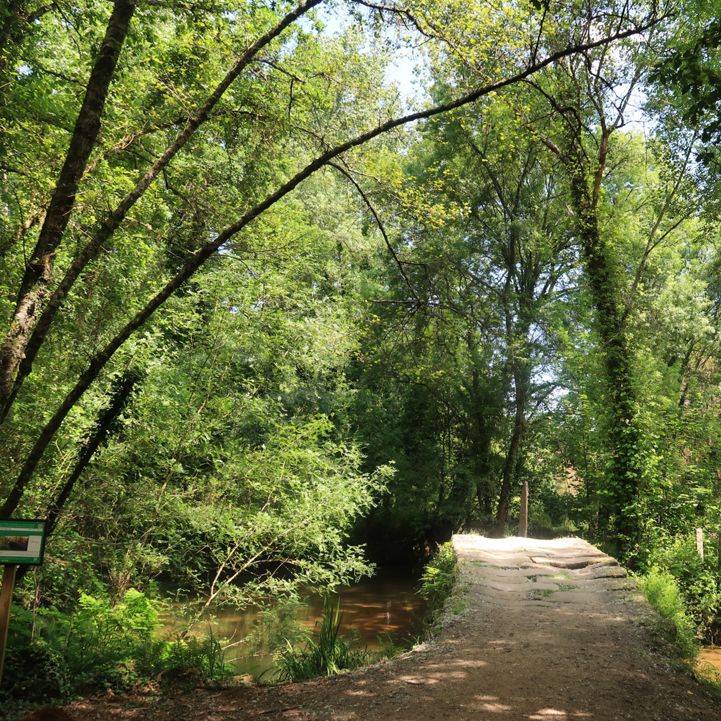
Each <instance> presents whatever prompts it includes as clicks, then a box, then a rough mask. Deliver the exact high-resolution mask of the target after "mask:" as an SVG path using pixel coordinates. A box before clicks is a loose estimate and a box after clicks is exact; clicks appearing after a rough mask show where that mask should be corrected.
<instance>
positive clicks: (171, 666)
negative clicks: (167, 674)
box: [159, 628, 231, 682]
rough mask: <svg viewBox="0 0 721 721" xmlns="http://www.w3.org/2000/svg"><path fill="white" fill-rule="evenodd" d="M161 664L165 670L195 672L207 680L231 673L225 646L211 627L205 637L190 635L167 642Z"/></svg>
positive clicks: (221, 677)
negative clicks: (224, 649)
mask: <svg viewBox="0 0 721 721" xmlns="http://www.w3.org/2000/svg"><path fill="white" fill-rule="evenodd" d="M159 665H160V666H161V667H162V670H163V671H175V672H187V671H192V672H195V673H197V674H198V675H199V676H200V678H201V679H202V680H203V681H205V682H209V681H221V680H222V679H224V678H226V677H227V676H228V675H230V673H231V670H230V667H229V666H228V664H227V663H226V661H225V653H224V651H223V646H222V644H221V643H220V640H219V639H218V638H217V637H216V636H215V635H214V634H213V630H212V629H211V628H209V629H208V636H207V637H206V638H203V639H198V638H195V637H193V636H190V637H188V638H183V639H177V640H174V641H167V642H165V643H164V644H163V651H162V654H161V658H160V664H159Z"/></svg>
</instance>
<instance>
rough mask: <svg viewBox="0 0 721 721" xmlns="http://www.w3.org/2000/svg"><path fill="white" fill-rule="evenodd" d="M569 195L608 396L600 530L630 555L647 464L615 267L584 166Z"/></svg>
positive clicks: (635, 538) (576, 173)
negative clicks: (607, 463)
mask: <svg viewBox="0 0 721 721" xmlns="http://www.w3.org/2000/svg"><path fill="white" fill-rule="evenodd" d="M571 191H572V200H573V205H574V210H575V212H576V216H577V227H578V233H579V238H580V241H581V245H582V253H583V261H584V266H585V271H586V276H587V280H588V286H589V289H590V291H591V298H592V300H593V305H594V307H595V310H596V318H595V322H596V329H597V333H598V339H599V342H600V346H601V353H602V357H603V365H604V371H605V376H606V377H605V381H606V389H607V393H608V403H607V408H608V419H607V424H608V427H607V429H606V433H607V438H608V444H609V449H610V453H611V461H610V467H609V469H608V473H607V479H606V487H605V488H603V489H600V494H599V495H600V508H599V524H600V526H601V527H600V529H599V530H600V531H601V533H604V532H605V531H606V530H607V529H605V528H604V526H606V525H607V522H608V519H610V520H611V523H612V524H613V526H612V529H610V530H612V531H613V536H614V540H616V542H617V544H618V549H617V551H618V553H619V555H621V556H623V557H626V556H628V555H629V554H632V552H633V549H634V547H635V545H636V543H637V541H638V537H639V528H638V517H637V513H636V500H637V495H638V489H639V484H640V480H641V477H642V475H643V459H642V449H641V438H640V431H639V428H638V422H637V413H636V403H637V399H636V389H635V386H634V378H633V367H632V358H633V354H632V352H631V348H630V346H629V340H628V335H627V332H626V324H625V322H624V316H623V308H622V305H621V293H620V287H619V282H618V279H617V277H616V274H615V271H614V268H613V255H612V249H611V248H610V247H609V244H608V242H607V241H606V240H605V239H604V237H603V235H602V234H601V233H600V231H599V226H598V212H597V203H596V202H595V199H594V197H593V193H592V191H591V189H590V188H589V183H588V180H587V174H586V173H585V172H583V168H582V166H581V164H580V163H577V164H576V169H575V171H574V172H573V177H572V178H571Z"/></svg>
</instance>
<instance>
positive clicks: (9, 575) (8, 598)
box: [0, 563, 18, 684]
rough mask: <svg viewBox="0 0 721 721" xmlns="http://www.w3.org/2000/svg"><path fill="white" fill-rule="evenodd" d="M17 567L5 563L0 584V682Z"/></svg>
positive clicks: (0, 681) (0, 680)
mask: <svg viewBox="0 0 721 721" xmlns="http://www.w3.org/2000/svg"><path fill="white" fill-rule="evenodd" d="M17 570H18V567H17V566H16V565H15V564H14V563H11V564H5V566H4V571H3V580H2V586H1V587H0V684H1V683H2V680H3V666H4V665H5V646H6V645H7V640H8V626H9V625H10V604H11V602H12V599H13V588H14V587H15V573H16V571H17Z"/></svg>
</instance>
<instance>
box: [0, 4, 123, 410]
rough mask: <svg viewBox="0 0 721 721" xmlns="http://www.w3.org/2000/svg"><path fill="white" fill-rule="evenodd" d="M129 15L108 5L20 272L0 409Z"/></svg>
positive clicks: (42, 291)
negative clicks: (64, 148) (65, 143)
mask: <svg viewBox="0 0 721 721" xmlns="http://www.w3.org/2000/svg"><path fill="white" fill-rule="evenodd" d="M134 11H135V3H134V2H132V0H115V3H114V4H113V11H112V13H111V15H110V19H109V20H108V25H107V28H106V31H105V37H104V38H103V42H102V44H101V46H100V49H99V51H98V54H97V56H96V58H95V63H94V65H93V69H92V71H91V73H90V79H89V80H88V84H87V88H86V90H85V98H84V99H83V104H82V106H81V107H80V112H79V114H78V117H77V119H76V121H75V128H74V129H73V134H72V136H71V138H70V146H69V148H68V152H67V154H66V156H65V162H64V163H63V167H62V169H61V171H60V176H59V178H58V182H57V184H56V185H55V190H54V191H53V195H52V198H51V199H50V204H49V206H48V210H47V212H46V214H45V219H44V221H43V225H42V228H41V229H40V235H39V236H38V241H37V243H36V245H35V248H34V250H33V252H32V255H31V256H30V258H29V259H28V263H27V265H26V268H25V273H24V275H23V279H22V282H21V284H20V290H19V292H18V297H17V301H16V305H15V312H14V314H13V318H12V321H11V323H10V330H9V332H8V335H7V337H6V339H5V341H4V343H3V345H2V348H0V409H2V408H5V407H6V406H7V404H8V400H9V399H10V396H11V394H12V388H13V382H14V380H15V374H16V371H17V368H18V365H19V364H20V362H21V361H22V359H23V355H24V346H25V343H26V341H27V339H28V337H29V336H30V333H31V332H32V329H33V327H34V325H35V321H36V318H37V315H38V313H39V311H40V307H41V305H42V303H43V301H44V299H45V297H46V295H47V291H48V285H49V283H50V281H51V278H52V269H53V257H54V255H55V251H56V250H57V248H58V246H59V245H60V242H61V240H62V237H63V234H64V232H65V228H66V227H67V224H68V221H69V219H70V213H71V212H72V209H73V206H74V204H75V195H76V193H77V190H78V185H79V183H80V179H81V178H82V176H83V172H84V171H85V166H86V165H87V162H88V158H89V157H90V153H91V152H92V150H93V148H94V147H95V143H96V140H97V137H98V133H99V132H100V118H101V116H102V114H103V109H104V107H105V100H106V99H107V96H108V89H109V87H110V82H111V81H112V79H113V76H114V75H115V68H116V65H117V62H118V58H119V57H120V51H121V49H122V47H123V43H124V41H125V38H126V36H127V34H128V28H129V27H130V20H131V18H132V16H133V12H134Z"/></svg>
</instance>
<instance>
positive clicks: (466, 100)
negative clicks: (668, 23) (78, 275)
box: [0, 17, 662, 518]
mask: <svg viewBox="0 0 721 721" xmlns="http://www.w3.org/2000/svg"><path fill="white" fill-rule="evenodd" d="M661 19H662V18H660V17H653V18H651V19H649V20H647V21H646V22H644V23H642V24H641V25H639V26H635V27H632V28H628V29H627V30H624V31H622V32H618V33H615V34H613V35H610V36H607V37H604V38H600V39H598V40H592V41H591V40H589V41H587V42H585V43H580V44H578V45H574V46H568V47H566V48H564V49H562V50H558V51H557V52H555V53H552V54H551V55H549V56H548V57H546V58H544V59H543V60H540V61H538V62H536V63H530V64H529V65H528V66H527V67H526V68H525V69H524V70H521V71H519V72H518V73H516V74H514V75H511V76H509V77H506V78H503V79H502V80H497V81H495V82H492V83H489V84H487V85H483V86H481V87H478V88H476V89H475V90H473V91H471V92H470V93H467V94H466V95H463V96H461V97H459V98H457V99H455V100H452V101H450V102H448V103H442V104H440V105H436V106H434V107H431V108H428V109H426V110H421V111H417V112H414V113H409V114H407V115H403V116H401V117H398V118H393V119H391V120H387V121H386V122H385V123H381V124H380V125H377V126H376V127H375V128H372V129H370V130H367V131H366V132H364V133H361V134H360V135H357V136H356V137H354V138H351V139H350V140H346V141H345V142H343V143H339V144H338V145H336V146H335V147H333V148H330V149H329V150H327V151H325V152H324V153H322V154H321V155H319V156H317V157H316V158H315V159H314V160H312V161H311V162H310V163H308V165H306V166H305V167H304V168H303V169H302V170H300V171H298V172H297V173H296V174H295V175H294V176H293V177H292V178H290V179H289V180H288V181H286V182H285V183H283V184H282V185H281V186H280V187H279V188H277V189H276V190H275V191H274V192H272V193H270V194H269V195H268V196H266V198H265V199H264V200H262V201H261V202H260V203H258V204H257V205H255V206H254V207H252V208H250V209H249V210H247V211H246V212H245V213H244V214H243V215H242V216H241V217H240V218H239V219H238V220H237V221H236V222H235V223H232V224H231V225H229V226H227V227H226V228H225V229H224V230H223V231H221V232H220V233H219V234H218V235H217V236H216V237H215V238H214V239H213V240H211V241H208V242H207V243H205V244H204V245H203V246H201V247H200V248H199V249H198V250H197V251H195V252H194V253H193V254H192V255H191V256H190V257H189V258H188V259H187V260H186V261H185V263H184V264H183V265H182V266H181V268H180V270H178V272H177V273H176V274H175V275H174V276H173V277H172V278H171V279H170V280H169V281H168V282H167V283H166V285H165V286H164V287H163V288H162V289H161V290H159V291H158V292H157V293H156V295H155V296H153V297H152V298H151V299H150V300H149V301H148V302H147V304H146V305H145V307H143V308H141V309H140V310H139V311H138V312H137V313H136V314H135V316H134V317H133V318H132V319H131V320H129V321H128V322H127V323H126V324H125V326H123V328H121V329H120V330H119V331H118V333H117V334H116V335H115V337H113V338H112V339H111V340H110V341H109V342H108V343H107V344H106V346H105V347H104V348H103V349H101V350H100V351H98V352H97V353H96V354H95V355H94V356H93V357H92V358H91V359H90V362H89V364H88V366H87V368H86V369H85V371H83V373H82V374H81V375H80V376H79V378H78V380H77V382H76V384H75V386H73V388H72V389H71V390H70V391H69V392H68V393H67V395H66V396H65V398H64V399H63V401H62V402H61V404H60V406H59V407H58V408H57V410H56V411H55V413H54V414H53V415H52V417H51V418H50V419H49V420H48V421H47V423H46V424H45V426H44V428H43V429H42V431H41V432H40V435H39V437H38V439H37V440H36V442H35V444H34V445H33V447H32V448H31V450H30V452H29V453H28V456H27V458H26V460H25V462H24V463H23V465H22V467H21V469H20V472H19V474H18V476H17V479H16V481H15V483H14V485H13V487H12V489H11V490H10V493H9V494H8V496H7V498H6V500H5V503H4V504H3V506H2V508H0V518H9V517H10V515H11V514H12V513H13V512H14V511H15V509H16V508H17V506H18V504H19V503H20V500H21V499H22V496H23V493H24V492H25V488H26V487H27V485H28V483H29V482H30V481H31V479H32V477H33V474H34V472H35V469H36V468H37V465H38V463H39V462H40V460H41V459H42V457H43V455H44V453H45V451H46V450H47V447H48V446H49V445H50V443H51V441H52V439H53V437H54V436H55V433H56V432H57V431H58V429H59V428H60V426H61V425H62V423H63V421H64V420H65V418H66V417H67V415H68V414H69V413H70V411H71V410H72V409H73V407H74V406H75V404H76V403H77V402H78V401H79V400H80V399H81V398H82V397H83V395H84V394H85V392H86V391H87V389H88V388H89V387H90V386H91V385H92V383H93V382H94V381H95V380H96V379H97V378H98V376H99V375H100V373H101V372H102V370H103V368H104V367H105V366H106V365H107V363H108V362H109V361H110V359H111V358H112V357H113V356H114V355H115V353H116V352H117V350H118V349H119V348H120V347H121V346H122V345H123V344H124V343H125V341H127V340H128V338H130V336H131V335H132V334H133V333H134V332H135V331H136V330H138V329H139V328H140V327H141V326H143V325H144V324H145V322H146V321H147V320H148V319H149V318H150V317H151V316H152V315H153V314H154V313H155V311H156V310H157V309H158V308H159V307H160V306H161V305H163V303H165V301H167V300H168V298H170V297H171V296H172V295H173V294H174V293H175V292H176V291H177V290H178V289H179V288H180V287H181V286H182V285H184V283H185V282H186V281H187V280H188V279H189V278H190V277H191V276H192V275H193V274H194V273H195V272H196V271H197V270H198V269H199V268H200V267H201V266H202V265H203V264H204V263H205V262H206V261H207V260H208V259H209V258H210V257H211V256H213V255H214V254H215V253H216V252H217V251H218V250H219V249H220V248H222V247H224V246H225V245H226V244H227V243H228V242H229V241H230V240H231V239H232V238H233V237H234V236H236V235H237V234H238V233H239V232H240V231H241V230H243V229H244V228H245V227H246V226H248V225H249V224H250V223H252V222H253V221H254V220H255V219H256V218H258V217H259V216H260V215H262V214H263V213H265V212H266V211H267V210H268V209H269V208H271V207H273V206H274V205H275V204H276V203H277V202H278V201H280V200H282V199H283V198H285V196H286V195H288V194H289V193H290V192H291V191H293V190H295V188H297V187H298V185H300V184H301V183H302V182H303V181H304V180H306V179H307V178H309V177H310V176H311V175H313V174H314V173H316V172H317V171H318V170H320V169H321V168H323V167H324V166H326V165H328V164H329V163H330V162H331V161H332V160H334V159H335V158H337V157H338V156H340V155H342V154H343V153H346V152H347V151H349V150H352V149H353V148H357V147H359V146H361V145H363V144H364V143H367V142H368V141H370V140H372V139H374V138H377V137H378V136H380V135H383V134H384V133H387V132H388V131H390V130H393V129H395V128H398V127H401V126H403V125H407V124H409V123H413V122H416V121H419V120H426V119H428V118H432V117H435V116H437V115H441V114H443V113H447V112H450V111H452V110H456V109H458V108H462V107H465V106H466V105H470V104H471V103H474V102H475V101H477V100H478V99H479V98H482V97H484V96H486V95H488V94H489V93H491V92H496V91H498V90H501V89H503V88H506V87H508V86H510V85H513V84H515V83H518V82H521V81H522V80H525V79H526V78H528V77H530V76H531V75H533V74H535V73H537V72H539V71H540V70H543V69H544V68H546V67H548V66H549V65H552V64H553V63H555V62H557V61H558V60H560V59H561V58H564V57H567V56H569V55H573V54H575V53H578V52H582V51H584V50H589V49H591V48H595V47H602V46H603V45H606V44H608V43H612V42H615V41H617V40H621V39H623V38H628V37H631V36H633V35H636V34H638V33H641V32H644V31H645V30H647V29H648V28H650V27H652V26H653V25H655V24H656V23H658V22H660V20H661Z"/></svg>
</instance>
